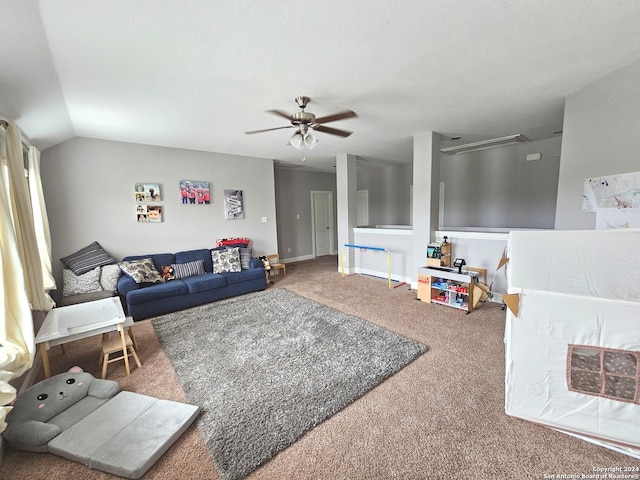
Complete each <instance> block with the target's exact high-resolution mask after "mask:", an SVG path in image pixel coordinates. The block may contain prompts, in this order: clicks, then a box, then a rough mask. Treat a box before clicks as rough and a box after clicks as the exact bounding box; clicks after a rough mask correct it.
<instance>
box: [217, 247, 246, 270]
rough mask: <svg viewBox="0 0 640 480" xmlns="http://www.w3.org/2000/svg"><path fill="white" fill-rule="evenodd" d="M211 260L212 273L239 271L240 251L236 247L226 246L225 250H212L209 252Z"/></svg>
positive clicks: (240, 267)
mask: <svg viewBox="0 0 640 480" xmlns="http://www.w3.org/2000/svg"><path fill="white" fill-rule="evenodd" d="M211 260H212V261H213V273H224V272H240V271H242V265H241V264H240V252H239V251H238V247H232V248H227V249H226V250H213V251H212V252H211Z"/></svg>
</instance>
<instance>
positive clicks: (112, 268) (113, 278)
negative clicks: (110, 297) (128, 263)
mask: <svg viewBox="0 0 640 480" xmlns="http://www.w3.org/2000/svg"><path fill="white" fill-rule="evenodd" d="M120 275H122V270H120V267H119V266H118V265H104V266H102V268H101V272H100V285H101V286H102V289H103V290H109V291H111V292H115V291H116V290H117V289H118V279H119V278H120Z"/></svg>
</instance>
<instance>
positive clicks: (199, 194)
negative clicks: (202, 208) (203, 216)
mask: <svg viewBox="0 0 640 480" xmlns="http://www.w3.org/2000/svg"><path fill="white" fill-rule="evenodd" d="M180 202H181V203H182V204H183V205H209V204H210V203H211V185H210V183H209V182H203V181H200V180H180Z"/></svg>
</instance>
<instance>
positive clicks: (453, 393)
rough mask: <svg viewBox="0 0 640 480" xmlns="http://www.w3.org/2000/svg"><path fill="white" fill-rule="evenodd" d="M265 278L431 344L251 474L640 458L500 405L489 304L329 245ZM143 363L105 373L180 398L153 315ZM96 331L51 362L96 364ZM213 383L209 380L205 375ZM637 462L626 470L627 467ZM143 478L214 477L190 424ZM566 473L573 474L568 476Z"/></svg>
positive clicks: (499, 326)
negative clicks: (429, 290)
mask: <svg viewBox="0 0 640 480" xmlns="http://www.w3.org/2000/svg"><path fill="white" fill-rule="evenodd" d="M269 288H287V289H289V290H291V291H294V292H296V293H298V294H300V295H303V296H306V297H308V298H311V299H313V300H316V301H319V302H321V303H324V304H326V305H329V306H331V307H333V308H336V309H338V310H342V311H344V312H346V313H349V314H352V315H356V316H358V317H360V318H363V319H365V320H368V321H371V322H373V323H375V324H378V325H380V326H382V327H385V328H387V329H389V330H392V331H394V332H396V333H399V334H401V335H405V336H407V337H409V338H412V339H414V340H416V341H418V342H421V343H424V344H425V345H428V346H429V351H428V352H427V353H426V354H424V355H422V356H421V357H420V358H418V359H417V360H416V361H414V362H413V363H411V364H410V365H409V366H407V367H406V368H405V369H403V370H402V371H400V372H399V373H397V374H396V375H395V376H393V377H391V378H390V379H388V380H387V381H385V382H383V383H382V384H380V385H379V386H378V387H376V388H375V389H373V390H372V391H371V392H369V393H367V394H366V395H364V396H363V397H362V398H360V399H358V400H357V401H356V402H354V403H352V404H351V405H349V406H348V407H346V408H345V409H343V410H342V411H340V412H339V413H337V414H336V415H334V416H333V417H331V418H330V419H329V420H327V421H325V422H324V423H322V424H320V425H319V426H318V427H316V428H315V429H313V430H312V431H310V432H309V433H307V434H306V435H305V436H303V437H302V438H301V439H300V440H298V441H297V442H296V443H294V444H293V445H292V446H290V447H289V448H288V449H286V450H285V451H283V452H281V453H280V454H279V455H278V456H277V457H275V458H274V459H272V460H271V461H270V462H268V463H267V464H266V465H264V466H262V467H261V468H259V469H258V470H256V471H255V472H253V473H252V474H251V475H250V476H249V477H247V478H248V479H251V480H258V479H261V480H267V479H268V480H273V479H291V480H293V479H296V480H297V479H327V480H334V479H345V480H346V479H363V480H364V479H416V480H417V479H538V478H539V479H543V478H552V477H551V475H554V476H555V478H561V477H559V475H578V476H580V475H583V474H584V475H589V474H593V473H594V469H595V468H602V467H617V466H620V467H624V466H631V467H640V461H638V460H635V459H633V458H631V457H628V456H626V455H622V454H618V453H616V452H613V451H611V450H608V449H605V448H602V447H598V446H596V445H593V444H590V443H587V442H584V441H582V440H579V439H576V438H573V437H570V436H567V435H564V434H561V433H558V432H555V431H553V430H550V429H547V428H544V427H541V426H538V425H534V424H532V423H529V422H525V421H523V420H519V419H516V418H512V417H509V416H507V415H505V413H504V344H503V336H504V318H505V312H503V311H502V310H501V309H500V306H499V305H497V304H491V303H489V304H485V305H483V306H482V307H481V308H479V309H478V310H476V311H474V312H472V313H471V314H469V315H465V314H464V312H461V311H457V310H454V309H451V308H448V307H444V306H440V305H430V304H426V303H423V302H420V301H418V300H416V295H415V291H412V290H410V289H409V288H408V287H407V286H403V287H399V288H395V289H388V288H387V284H386V282H385V281H383V280H380V279H375V278H369V277H363V276H349V277H346V278H342V277H341V276H340V274H339V273H337V259H336V257H335V256H329V257H322V258H319V259H316V260H314V261H310V262H300V263H297V264H290V265H288V266H287V275H286V277H283V276H282V275H279V276H278V277H277V278H276V279H275V281H274V284H272V285H270V286H269ZM135 332H136V337H137V339H138V342H139V352H138V353H139V356H140V359H141V361H142V363H143V365H142V368H141V369H137V368H134V369H133V370H132V373H131V376H129V377H127V376H125V374H124V366H123V365H122V363H121V362H118V363H115V364H112V365H110V368H109V372H108V377H107V378H111V379H114V380H117V381H119V382H120V384H121V387H122V389H124V390H131V391H135V392H140V393H144V394H148V395H153V396H157V397H160V398H166V399H170V400H176V401H185V397H184V392H183V391H182V389H181V388H180V386H179V383H178V380H177V378H176V376H175V374H174V372H173V369H172V367H171V365H170V363H169V361H168V359H167V357H166V356H165V355H164V353H163V351H162V349H161V347H160V345H159V343H158V341H157V338H156V336H155V333H154V331H153V327H152V326H151V323H150V321H148V320H146V321H142V322H138V323H136V326H135ZM99 342H100V341H99V339H98V338H90V339H85V340H82V341H78V342H74V343H72V344H68V345H67V349H66V354H62V352H61V351H60V349H59V348H57V347H56V348H54V349H53V350H52V352H51V362H52V369H53V372H54V373H55V372H61V371H64V370H66V369H68V368H70V367H72V366H74V365H79V366H81V367H82V368H84V369H85V370H87V371H89V372H91V373H93V374H94V375H96V376H98V375H99V367H98V356H99ZM211 348H215V346H211ZM212 388H215V385H212ZM632 473H633V472H632ZM0 478H2V479H14V478H15V479H22V478H24V479H30V480H39V479H43V480H44V479H47V480H56V479H65V480H68V479H74V480H75V479H107V478H114V477H112V476H110V475H107V474H104V473H101V472H96V471H92V470H89V469H87V468H86V467H84V466H82V465H80V464H77V463H74V462H70V461H67V460H64V459H62V458H58V457H56V456H54V455H50V454H35V453H30V452H19V451H15V450H12V449H9V450H8V451H7V453H6V455H5V458H4V460H3V462H2V464H1V465H0ZM144 478H145V479H158V480H159V479H163V480H165V479H212V480H218V479H219V476H218V474H217V472H216V469H215V465H214V464H213V462H212V460H211V458H210V456H209V453H208V451H207V449H206V447H205V445H204V443H203V441H202V439H201V437H200V434H199V432H198V429H197V427H196V426H195V425H194V426H192V427H191V428H190V429H189V430H188V431H187V432H186V433H185V434H184V435H183V436H182V437H181V438H180V439H179V440H178V441H177V442H176V443H175V444H174V445H173V447H172V448H171V449H170V450H169V451H168V452H167V453H166V454H165V455H164V456H163V457H162V458H161V459H160V460H159V461H158V462H157V463H156V464H155V465H154V466H153V467H152V468H151V469H150V470H149V472H148V473H147V474H146V475H145V477H144ZM565 478H569V477H565Z"/></svg>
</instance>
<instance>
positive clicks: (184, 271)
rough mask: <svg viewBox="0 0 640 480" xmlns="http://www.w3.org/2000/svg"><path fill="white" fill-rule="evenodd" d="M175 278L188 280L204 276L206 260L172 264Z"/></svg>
mask: <svg viewBox="0 0 640 480" xmlns="http://www.w3.org/2000/svg"><path fill="white" fill-rule="evenodd" d="M171 267H172V268H173V275H174V276H175V278H186V277H192V276H194V275H202V274H203V273H205V272H204V260H195V261H193V262H187V263H172V264H171Z"/></svg>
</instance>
